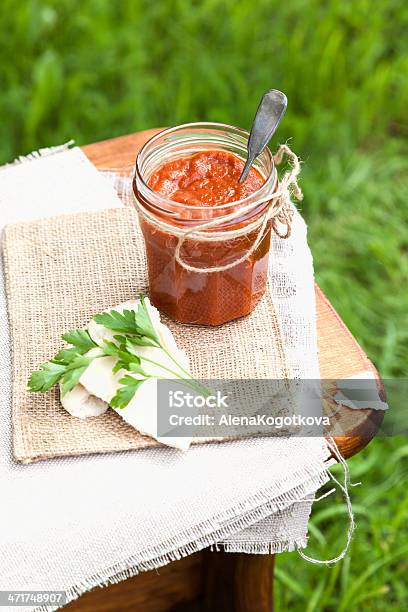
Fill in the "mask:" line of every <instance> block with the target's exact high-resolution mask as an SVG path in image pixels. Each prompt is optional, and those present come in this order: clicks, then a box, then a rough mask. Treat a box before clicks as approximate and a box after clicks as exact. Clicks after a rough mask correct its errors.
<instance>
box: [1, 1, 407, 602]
mask: <svg viewBox="0 0 408 612" xmlns="http://www.w3.org/2000/svg"><path fill="white" fill-rule="evenodd" d="M407 28H408V4H407V3H406V0H386V1H385V0H384V1H383V2H375V3H374V2H372V0H353V1H349V2H347V1H344V0H332V1H330V0H291V1H290V2H281V0H256V2H254V1H253V0H240V1H239V2H237V1H236V0H201V1H198V0H173V1H168V0H161V1H160V0H158V1H157V2H152V1H147V0H146V1H144V2H142V1H140V0H133V1H131V0H120V1H118V2H112V1H109V0H82V2H81V3H79V2H74V1H70V0H48V1H45V0H44V1H42V2H41V1H40V0H20V2H16V1H15V0H3V2H2V17H1V22H0V34H1V35H0V51H1V55H0V57H1V58H2V59H1V64H0V116H1V118H2V119H1V122H0V162H5V161H9V160H11V159H12V158H13V157H15V156H16V155H18V154H21V153H24V152H28V151H30V150H32V149H35V148H38V147H41V146H48V145H51V144H57V143H61V142H63V141H65V140H68V139H70V138H75V139H76V141H77V143H78V144H82V143H86V142H91V141H95V140H98V139H102V138H108V137H110V136H114V135H119V134H122V133H127V132H131V131H135V130H139V129H145V128H148V127H153V126H158V125H170V124H176V123H181V122H185V121H194V120H216V121H225V122H228V123H233V124H236V125H241V126H243V127H248V126H249V125H250V122H251V119H252V115H253V112H254V109H255V108H256V105H257V102H258V99H259V96H260V94H261V93H262V92H263V91H264V90H266V89H268V88H270V87H276V88H279V89H282V90H283V91H285V93H286V94H287V95H288V99H289V109H288V113H287V116H286V117H285V120H284V122H283V124H282V127H281V128H280V130H279V136H278V137H277V138H276V139H275V143H274V144H275V145H276V144H277V141H278V140H279V141H284V140H286V138H289V137H291V139H292V140H291V145H292V146H293V147H294V149H295V150H296V151H298V152H299V154H300V155H301V156H302V159H303V160H304V168H303V173H302V187H303V189H304V192H305V199H304V202H303V203H302V205H301V210H302V213H303V214H304V215H305V217H306V219H307V221H308V224H309V242H310V245H311V248H312V251H313V254H314V259H315V269H316V276H317V279H318V281H319V283H320V284H321V286H322V288H323V289H324V291H325V292H326V293H327V295H328V296H329V297H330V299H331V301H332V302H333V304H334V305H335V307H336V308H337V310H338V311H339V312H340V314H341V316H342V317H343V319H344V320H345V321H346V323H347V325H348V326H349V327H350V329H351V330H352V332H353V333H354V334H355V336H356V337H357V338H358V340H359V341H360V342H361V344H362V346H363V347H364V348H365V350H366V351H367V353H368V355H369V356H370V358H371V359H372V360H373V361H374V362H375V363H376V365H377V366H378V367H379V369H380V372H381V373H382V375H383V376H384V377H404V376H405V377H406V376H407V374H408V367H407V364H408V291H407V281H408V257H407V254H408V230H407V227H408V158H407V150H408V146H407V133H408V126H407V119H406V117H407V114H406V113H407V101H408V79H407V74H408V43H407V36H406V33H407ZM407 460H408V446H407V442H406V440H404V439H397V438H394V439H380V440H377V441H375V442H373V443H372V444H371V445H370V446H369V447H368V448H367V450H366V451H364V452H362V453H361V454H360V455H359V456H357V457H355V458H353V459H352V460H351V461H350V466H351V471H352V475H353V477H354V478H355V479H356V480H360V479H361V480H362V482H363V485H362V486H361V487H359V488H356V489H353V499H354V503H355V508H356V515H357V522H358V531H357V532H356V535H355V538H354V542H353V546H352V551H351V554H350V555H349V556H348V558H347V559H346V560H345V561H344V562H342V563H340V564H338V565H337V566H335V567H333V568H329V569H327V568H322V567H318V566H312V565H308V564H306V563H305V562H304V561H302V560H301V559H300V558H298V557H297V555H296V554H291V555H287V554H286V555H281V556H280V557H279V559H278V564H277V567H278V569H277V584H276V598H277V603H278V609H280V610H287V609H293V610H299V611H301V610H302V611H303V610H307V611H308V612H312V611H313V610H317V611H320V610H322V611H323V610H336V611H337V610H347V611H348V610H360V609H363V610H403V609H404V608H405V609H406V607H407V603H408V588H407V585H406V581H405V576H406V573H407V569H408V568H407V561H406V560H407V558H408V551H407V549H406V548H404V546H406V543H407V518H406V517H407V513H408V494H407V492H406V489H405V487H404V480H406V471H407ZM345 522H346V517H345V515H344V509H342V506H341V504H340V499H337V500H335V503H334V501H333V499H332V498H329V499H328V500H324V501H322V502H320V503H319V504H318V506H316V507H315V510H314V517H313V521H312V524H311V545H310V548H311V552H312V553H314V554H315V555H317V556H322V557H327V556H331V555H333V554H334V553H335V551H337V550H338V549H339V548H340V546H341V540H342V537H343V534H344V532H345Z"/></svg>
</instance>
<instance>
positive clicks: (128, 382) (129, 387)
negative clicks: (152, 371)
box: [109, 376, 144, 409]
mask: <svg viewBox="0 0 408 612" xmlns="http://www.w3.org/2000/svg"><path fill="white" fill-rule="evenodd" d="M119 382H120V384H121V385H124V386H123V387H121V388H120V389H118V390H117V392H116V395H115V396H114V397H113V398H112V399H111V401H110V402H109V404H110V405H111V406H112V408H120V409H122V408H126V406H127V405H128V404H129V402H130V400H131V399H132V398H133V397H134V395H135V393H136V391H137V390H138V388H139V387H140V385H141V384H142V383H144V380H137V379H136V378H133V377H132V376H124V377H123V378H121V379H120V380H119Z"/></svg>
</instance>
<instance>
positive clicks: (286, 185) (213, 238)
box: [135, 144, 303, 274]
mask: <svg viewBox="0 0 408 612" xmlns="http://www.w3.org/2000/svg"><path fill="white" fill-rule="evenodd" d="M284 155H286V156H287V157H288V158H289V162H290V166H291V168H290V170H288V171H287V172H285V174H284V175H283V177H282V179H281V180H280V184H279V187H278V189H277V190H276V191H274V192H273V193H271V194H269V195H267V196H265V198H263V199H262V200H258V201H256V202H250V203H248V204H246V205H245V206H242V207H241V208H239V210H235V211H234V212H232V213H228V214H226V215H221V216H219V217H217V218H216V219H212V220H211V221H206V222H205V223H199V224H197V225H195V226H194V227H190V228H188V229H183V228H180V227H176V226H175V225H172V224H170V223H166V222H165V221H162V220H161V219H159V218H158V217H157V216H155V215H153V214H152V213H151V212H150V211H148V210H146V208H145V207H144V206H143V205H142V204H141V203H140V202H139V200H138V199H137V198H136V196H135V201H136V207H137V209H138V212H139V214H140V215H141V216H142V217H144V218H145V219H146V220H147V221H148V222H149V223H150V224H151V225H153V226H155V227H158V228H159V229H161V230H163V231H165V232H167V233H169V234H172V235H174V236H177V237H178V242H177V245H176V249H175V252H174V258H175V260H176V261H177V263H178V264H179V265H180V266H181V267H183V268H184V269H185V270H188V271H190V272H198V273H200V274H204V273H209V272H223V271H224V270H229V269H230V268H233V267H234V266H236V265H238V264H240V263H242V262H243V261H245V260H246V259H247V258H248V257H249V256H250V255H251V254H252V253H253V252H254V251H255V250H256V249H257V247H258V245H259V244H260V242H261V240H262V238H263V235H264V232H265V229H266V227H267V225H268V222H269V221H271V225H272V229H273V231H274V232H275V234H276V235H277V236H279V237H280V238H282V239H286V238H289V236H290V234H291V229H292V219H293V214H294V206H293V204H292V201H291V195H292V194H293V196H294V197H295V198H296V199H297V200H302V199H303V193H302V191H301V189H300V187H299V185H298V181H297V179H298V176H299V174H300V160H299V158H298V156H297V155H296V154H295V153H294V152H293V151H292V150H291V149H290V147H289V146H288V145H287V144H281V145H280V146H279V149H278V151H277V152H276V153H275V155H274V156H273V161H274V163H275V165H279V164H280V163H281V162H282V160H283V157H284ZM262 203H268V206H267V208H266V210H265V212H264V213H263V214H262V215H261V216H260V217H259V218H258V219H257V220H256V221H254V222H252V223H248V224H247V225H245V226H244V227H241V228H238V229H235V230H227V231H225V230H224V231H222V232H211V233H208V232H206V231H205V230H208V229H211V228H217V226H219V225H223V224H224V223H226V222H228V221H234V220H236V219H239V218H240V217H242V215H243V214H246V213H250V212H252V211H253V209H254V208H256V207H258V206H259V205H260V204H262ZM279 224H280V225H284V226H286V231H285V232H284V233H281V232H280V229H279ZM258 228H259V231H258V234H257V237H256V239H255V240H254V242H253V243H252V244H251V246H250V247H249V248H248V249H247V250H246V251H245V253H244V254H243V255H242V256H241V257H239V258H238V259H235V260H234V261H232V262H230V263H228V264H225V265H221V266H212V267H208V268H199V267H196V266H192V265H190V264H188V263H187V262H186V261H184V259H183V258H182V256H181V248H182V246H183V244H184V242H185V241H186V240H187V239H188V238H190V239H191V238H192V237H194V240H197V241H205V242H223V241H228V240H232V239H234V238H238V237H240V236H243V235H246V234H249V233H250V232H252V231H254V230H256V229H258Z"/></svg>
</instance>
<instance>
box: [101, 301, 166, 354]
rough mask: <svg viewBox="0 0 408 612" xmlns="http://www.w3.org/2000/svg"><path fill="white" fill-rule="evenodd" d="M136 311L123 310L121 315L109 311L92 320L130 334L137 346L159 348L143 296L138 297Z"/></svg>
mask: <svg viewBox="0 0 408 612" xmlns="http://www.w3.org/2000/svg"><path fill="white" fill-rule="evenodd" d="M139 299H140V302H139V306H138V309H137V311H136V310H124V311H123V313H120V312H117V311H116V310H111V311H110V312H103V313H101V314H97V315H94V317H93V319H94V321H96V323H99V325H103V326H104V327H106V328H107V329H111V330H112V331H116V332H119V333H121V334H130V335H131V336H132V342H133V343H134V344H137V345H139V346H156V347H160V346H161V343H160V338H159V336H158V334H157V332H156V330H155V328H154V325H153V323H152V320H151V318H150V315H149V311H148V309H147V307H146V303H145V299H144V296H143V295H141V296H140V298H139Z"/></svg>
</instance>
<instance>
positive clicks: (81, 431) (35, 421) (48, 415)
mask: <svg viewBox="0 0 408 612" xmlns="http://www.w3.org/2000/svg"><path fill="white" fill-rule="evenodd" d="M3 252H4V260H5V262H4V263H5V274H6V285H7V297H8V309H9V319H10V329H11V341H12V359H13V386H12V411H13V429H14V431H13V439H14V455H15V458H16V459H17V460H18V461H22V462H24V463H30V462H32V461H35V460H39V459H45V458H51V457H57V456H69V455H81V454H88V453H97V452H112V451H123V450H129V449H139V448H145V447H149V446H156V445H157V444H158V443H157V442H156V441H154V440H152V439H150V438H147V437H144V436H141V435H140V434H139V433H138V432H137V431H135V430H134V429H133V428H132V427H130V426H129V425H127V424H126V423H125V422H124V421H123V420H122V419H121V418H120V417H119V416H118V415H117V414H116V413H115V412H114V411H113V410H108V411H107V412H106V413H105V414H103V415H101V416H99V417H94V418H90V419H87V420H80V419H77V418H75V417H72V416H71V415H69V414H68V413H67V412H66V411H65V410H64V409H63V408H62V407H61V405H60V402H59V397H58V391H57V390H56V389H53V390H51V391H49V392H48V393H46V394H39V393H38V394H37V393H28V392H27V390H26V389H27V380H28V378H29V375H30V373H31V372H32V371H33V370H35V369H37V368H38V366H39V364H40V363H42V362H44V361H47V360H48V359H50V358H51V357H52V356H53V355H54V354H55V353H56V352H57V350H58V349H60V348H61V346H62V345H63V342H62V341H61V339H60V338H61V334H62V333H63V332H64V331H67V330H69V329H73V328H77V327H84V326H85V325H86V324H87V323H88V321H89V320H90V318H91V316H92V315H93V314H94V313H96V312H100V311H101V310H103V309H105V308H108V307H111V306H115V305H116V304H119V303H121V302H125V301H127V300H132V299H135V298H136V297H137V295H138V294H139V293H140V292H146V291H147V276H146V263H145V256H144V247H143V238H142V236H141V233H140V229H139V226H138V221H137V214H136V212H135V211H134V210H132V209H130V208H123V209H111V210H105V211H102V212H96V213H80V214H74V215H64V216H59V217H55V218H52V219H45V220H40V221H35V222H28V223H18V224H16V225H9V226H8V227H6V229H5V231H4V238H3ZM164 321H165V322H166V323H167V324H168V325H169V327H170V328H171V330H172V331H173V333H174V335H175V337H176V340H177V343H178V344H179V346H180V347H182V348H184V349H185V350H186V351H187V353H188V355H189V357H190V361H191V364H192V370H193V373H194V375H195V376H196V377H199V378H204V379H211V378H226V379H227V378H232V379H234V378H260V379H262V378H263V379H265V378H283V377H288V371H287V366H286V362H285V356H284V350H283V342H282V337H281V333H280V328H279V324H278V320H277V317H276V313H275V309H274V307H273V303H272V299H271V296H270V294H269V293H267V294H266V295H265V297H264V298H263V299H262V300H261V302H260V304H259V305H258V306H257V308H256V309H255V311H254V312H253V313H252V314H251V315H249V316H248V317H246V318H244V319H242V320H238V321H234V322H232V323H229V324H226V325H223V326H221V327H218V328H209V327H199V326H187V325H180V324H177V323H174V322H172V321H168V320H164Z"/></svg>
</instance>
